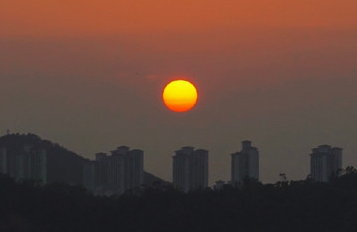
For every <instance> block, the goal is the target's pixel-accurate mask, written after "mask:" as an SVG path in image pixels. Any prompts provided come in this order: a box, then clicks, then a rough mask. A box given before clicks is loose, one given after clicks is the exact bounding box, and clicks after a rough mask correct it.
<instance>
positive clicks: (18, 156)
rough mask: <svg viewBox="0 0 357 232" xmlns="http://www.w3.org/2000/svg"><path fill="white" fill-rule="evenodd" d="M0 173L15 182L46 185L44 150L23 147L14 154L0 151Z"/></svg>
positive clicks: (45, 154)
mask: <svg viewBox="0 0 357 232" xmlns="http://www.w3.org/2000/svg"><path fill="white" fill-rule="evenodd" d="M0 172H1V173H4V174H8V175H9V176H10V177H12V178H14V179H15V180H17V181H20V180H34V181H37V182H41V183H43V184H46V183H47V178H48V176H47V152H46V149H43V148H37V147H31V146H23V147H22V149H18V150H17V151H16V152H9V151H8V149H6V148H1V149H0Z"/></svg>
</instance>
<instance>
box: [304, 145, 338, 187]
mask: <svg viewBox="0 0 357 232" xmlns="http://www.w3.org/2000/svg"><path fill="white" fill-rule="evenodd" d="M341 169H342V148H339V147H331V146H329V145H320V146H318V147H317V148H314V149H312V153H311V154H310V171H311V178H312V179H314V180H316V181H321V182H327V181H328V180H329V178H330V177H331V176H332V175H339V174H340V173H339V172H340V170H341Z"/></svg>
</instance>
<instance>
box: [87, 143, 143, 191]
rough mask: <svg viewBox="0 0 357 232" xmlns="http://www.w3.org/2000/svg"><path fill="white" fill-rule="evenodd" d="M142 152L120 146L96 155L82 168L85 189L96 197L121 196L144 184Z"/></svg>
mask: <svg viewBox="0 0 357 232" xmlns="http://www.w3.org/2000/svg"><path fill="white" fill-rule="evenodd" d="M143 159H144V152H143V151H142V150H138V149H133V150H130V149H129V147H127V146H120V147H118V148H117V149H116V150H114V151H111V155H110V156H108V155H107V154H105V153H97V154H96V159H95V161H88V162H86V164H85V168H84V172H85V173H84V180H85V186H86V188H87V189H90V190H93V191H94V193H96V194H98V195H112V194H122V193H124V191H125V190H128V189H133V188H136V187H139V186H140V185H142V184H143V183H144V162H143Z"/></svg>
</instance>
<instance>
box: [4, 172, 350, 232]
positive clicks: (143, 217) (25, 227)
mask: <svg viewBox="0 0 357 232" xmlns="http://www.w3.org/2000/svg"><path fill="white" fill-rule="evenodd" d="M0 231H1V232H10V231H16V232H23V231H36V232H42V231H44V232H57V231H58V232H81V231H85V232H91V231H93V232H111V231H119V232H120V231H123V232H127V231H128V232H129V231H130V232H146V231H148V232H161V231H162V232H176V231H177V232H191V231H192V232H201V231H202V232H210V231H212V232H213V231H214V232H228V231H229V232H230V231H232V232H233V231H234V232H239V231H242V232H249V231H251V232H253V231H254V232H255V231H256V232H270V231H271V232H279V231H282V232H290V231H299V232H300V231H301V232H309V231H311V232H312V231H313V232H319V231H323V232H344V231H357V173H356V171H355V169H353V168H349V169H348V170H347V172H346V174H344V175H343V176H341V177H339V178H334V179H332V180H331V181H330V182H329V183H315V182H313V181H311V180H309V179H307V180H304V181H286V180H284V179H282V181H280V182H278V183H276V184H266V185H263V184H261V183H257V182H251V181H246V183H245V184H244V186H242V187H241V188H240V189H238V188H233V187H231V186H228V185H227V186H225V187H224V188H223V189H222V190H220V191H218V190H202V191H196V192H191V193H189V194H183V193H181V192H177V191H175V190H174V189H172V188H171V187H170V186H167V185H160V184H159V183H157V184H156V185H155V186H153V187H151V188H147V189H145V190H136V191H135V192H132V193H127V194H125V195H122V196H119V197H118V196H113V197H95V196H92V195H91V194H90V193H88V192H87V191H86V190H85V189H83V188H81V187H78V186H68V185H64V184H56V183H52V184H48V185H45V186H41V185H38V184H35V183H31V182H22V183H15V182H14V181H13V180H12V179H10V178H8V177H7V176H5V175H1V176H0Z"/></svg>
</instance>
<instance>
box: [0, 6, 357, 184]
mask: <svg viewBox="0 0 357 232" xmlns="http://www.w3.org/2000/svg"><path fill="white" fill-rule="evenodd" d="M356 12H357V1H356V0H255V1H254V0H241V1H240V0H226V1H224V0H180V1H174V0H151V1H150V0H130V1H129V0H128V1H124V0H110V1H109V0H62V1H59V0H0V82H1V85H0V108H1V109H2V111H3V112H6V113H5V114H2V115H1V117H0V134H1V130H3V132H5V129H6V128H9V129H10V130H11V131H12V132H19V133H27V132H32V133H36V134H38V135H40V136H41V137H43V138H46V139H50V140H53V141H54V142H57V143H59V144H61V145H63V146H65V147H67V148H69V149H70V150H73V151H75V152H79V153H80V154H81V155H83V156H85V157H87V158H93V155H94V153H95V152H100V151H108V150H110V149H113V148H115V147H116V146H118V145H128V146H131V147H133V148H140V149H143V150H145V167H146V168H147V170H148V171H150V172H153V173H154V174H157V175H159V176H161V177H162V178H164V179H167V180H170V178H171V173H172V172H171V171H172V170H171V162H172V158H171V155H172V153H173V151H175V150H177V149H179V148H180V147H181V146H186V145H192V146H195V147H197V148H204V149H208V150H209V151H210V182H212V181H215V180H218V179H224V180H228V179H229V170H230V168H229V167H230V165H229V164H230V160H229V158H230V156H229V154H231V153H232V152H236V151H238V150H239V149H240V144H239V142H240V141H242V140H245V139H250V140H253V144H254V145H256V146H257V147H258V148H259V150H260V151H261V173H262V180H263V181H274V180H276V178H278V173H286V174H287V176H288V178H305V177H306V175H307V173H308V172H309V162H308V161H309V160H308V153H309V152H310V149H311V148H313V147H314V146H317V145H319V144H322V143H328V144H331V145H333V146H341V147H343V148H344V149H345V150H344V152H345V153H344V164H348V165H354V166H357V160H356V158H355V154H356V153H357V146H356V145H355V144H356V143H355V138H357V124H356V123H355V121H356V118H357V108H356V105H357V93H356V86H357V78H356V76H357V67H356V60H357V13H356ZM182 76H184V77H185V78H188V79H190V80H192V82H193V83H195V85H196V86H197V87H198V92H199V96H200V97H199V99H198V103H197V105H196V106H195V107H194V108H193V110H192V111H190V112H189V113H187V114H184V115H177V114H174V113H173V112H170V111H169V110H168V109H167V108H166V107H165V106H164V104H163V102H162V99H161V93H162V92H161V91H162V89H163V87H164V85H165V84H166V83H168V82H169V81H170V80H172V79H173V78H174V77H182ZM1 128H3V129H1ZM4 128H5V129H4ZM173 132H174V133H173ZM276 160H279V162H276Z"/></svg>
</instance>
